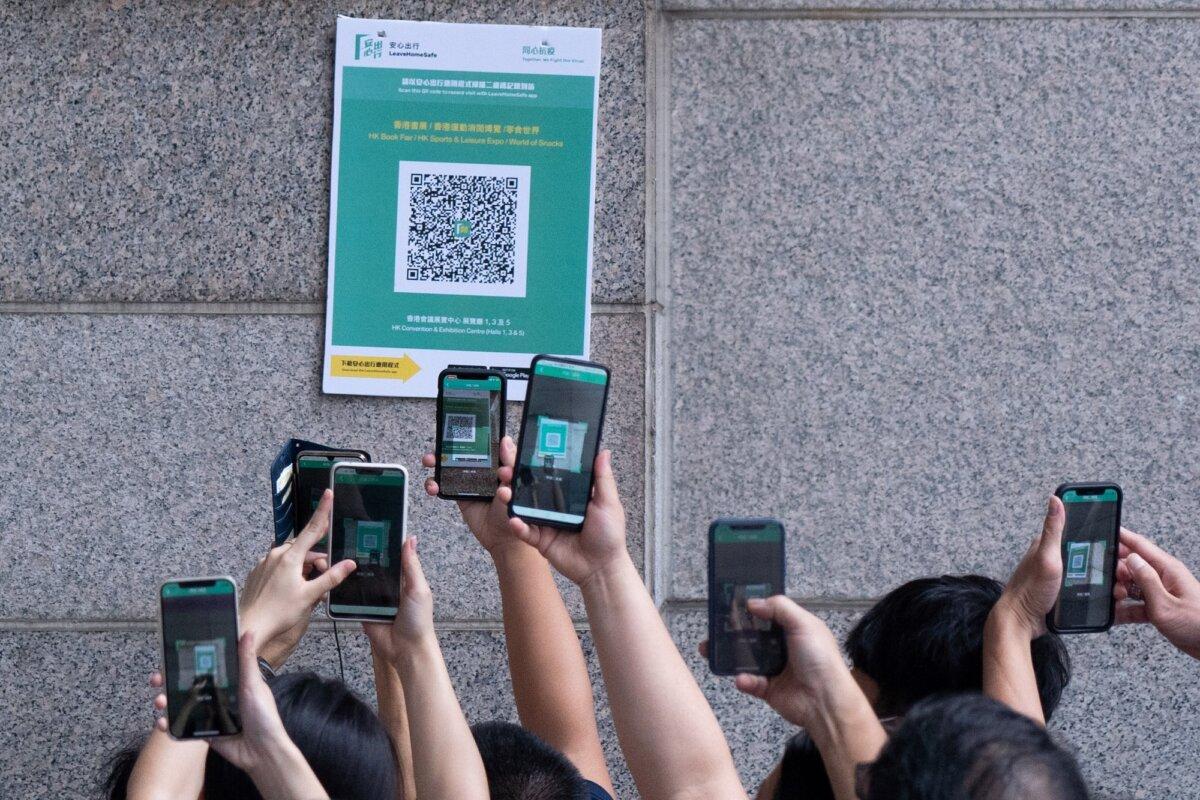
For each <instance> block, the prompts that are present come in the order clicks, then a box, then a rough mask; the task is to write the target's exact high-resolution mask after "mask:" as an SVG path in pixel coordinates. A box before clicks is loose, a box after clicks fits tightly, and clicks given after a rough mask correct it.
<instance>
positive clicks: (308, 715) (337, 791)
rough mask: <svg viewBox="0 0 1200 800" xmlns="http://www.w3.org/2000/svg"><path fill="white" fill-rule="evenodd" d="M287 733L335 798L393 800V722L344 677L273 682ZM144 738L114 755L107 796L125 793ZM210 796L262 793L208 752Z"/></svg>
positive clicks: (120, 799)
mask: <svg viewBox="0 0 1200 800" xmlns="http://www.w3.org/2000/svg"><path fill="white" fill-rule="evenodd" d="M269 683H270V686H271V694H272V695H274V697H275V704H276V706H277V707H278V708H279V716H280V718H281V719H282V720H283V727H284V728H285V729H286V730H287V734H288V736H289V737H290V738H291V740H292V741H293V742H294V743H295V745H296V747H297V748H299V750H300V752H301V753H302V754H303V755H304V758H305V760H307V761H308V763H309V766H311V767H312V770H313V773H314V774H316V776H317V779H318V780H319V781H320V782H321V785H322V786H323V787H324V788H325V791H326V792H328V793H329V796H330V797H335V798H349V797H353V798H358V799H359V800H395V798H396V784H397V781H398V769H397V766H396V757H395V752H394V751H393V749H392V742H391V738H390V737H389V735H388V732H387V729H386V728H385V727H384V725H383V723H382V722H381V721H380V719H379V717H378V716H377V715H376V714H375V711H374V710H373V709H372V708H371V707H370V706H369V705H367V703H366V702H364V701H363V700H362V698H360V697H359V696H358V695H357V694H355V693H354V692H353V691H351V689H350V688H349V687H348V686H346V684H344V683H342V682H341V681H339V680H334V679H330V678H322V677H321V676H319V675H317V674H315V673H313V672H289V673H285V674H283V675H279V676H277V677H275V678H273V679H272V680H271V681H269ZM140 749H141V745H140V744H138V745H135V746H133V747H130V748H127V749H125V750H122V751H121V752H119V753H117V754H116V755H115V756H114V757H113V758H112V760H111V761H110V762H109V769H108V774H107V777H106V779H105V782H104V791H103V796H104V797H105V798H108V800H124V798H125V797H126V795H127V787H128V784H129V776H130V773H131V772H132V771H133V766H134V763H135V762H136V761H137V754H138V751H139V750H140ZM204 797H205V800H261V795H260V794H259V792H258V790H257V789H255V788H254V783H253V782H252V781H251V780H250V777H249V776H248V775H246V773H244V772H242V771H241V770H240V769H238V768H237V767H235V766H233V765H232V764H230V763H229V762H228V761H226V760H225V759H224V758H222V757H221V756H220V755H218V754H217V752H216V751H215V750H212V749H210V750H209V751H208V758H207V760H206V762H205V764H204Z"/></svg>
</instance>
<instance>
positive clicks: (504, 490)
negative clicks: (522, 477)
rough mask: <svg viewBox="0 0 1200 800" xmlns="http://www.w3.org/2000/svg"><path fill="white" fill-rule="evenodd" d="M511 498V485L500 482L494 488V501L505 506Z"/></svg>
mask: <svg viewBox="0 0 1200 800" xmlns="http://www.w3.org/2000/svg"><path fill="white" fill-rule="evenodd" d="M511 500H512V487H510V486H506V485H504V484H501V485H500V486H498V487H497V488H496V502H497V503H499V504H500V505H502V506H506V505H508V504H509V502H510V501H511Z"/></svg>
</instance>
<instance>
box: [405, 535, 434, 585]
mask: <svg viewBox="0 0 1200 800" xmlns="http://www.w3.org/2000/svg"><path fill="white" fill-rule="evenodd" d="M400 572H401V574H403V576H404V587H403V588H404V591H405V592H427V591H429V583H428V582H427V581H426V580H425V570H423V569H421V558H420V557H419V556H418V555H417V537H416V536H410V537H408V540H407V541H406V542H405V543H404V548H403V549H402V550H401V551H400Z"/></svg>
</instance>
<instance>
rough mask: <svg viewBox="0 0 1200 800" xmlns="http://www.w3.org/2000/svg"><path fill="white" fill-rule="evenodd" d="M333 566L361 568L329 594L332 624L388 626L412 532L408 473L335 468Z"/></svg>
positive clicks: (348, 464) (349, 464)
mask: <svg viewBox="0 0 1200 800" xmlns="http://www.w3.org/2000/svg"><path fill="white" fill-rule="evenodd" d="M330 472H331V478H330V481H331V485H332V487H333V520H332V524H331V525H330V526H329V563H330V564H336V563H338V562H339V561H342V560H344V559H347V558H351V559H354V562H355V563H356V564H357V565H358V566H357V568H356V569H355V570H354V572H351V573H350V577H348V578H346V580H344V581H342V582H341V583H340V584H339V585H338V586H336V587H335V588H334V589H333V590H331V591H330V592H329V598H328V599H327V601H326V603H325V613H326V614H328V615H329V617H330V618H331V619H356V620H362V621H363V622H388V621H390V620H393V619H395V618H396V608H397V603H398V602H399V599H400V548H401V547H402V546H403V545H404V537H405V535H406V529H407V527H408V471H407V470H405V469H404V467H402V466H400V465H399V464H364V463H359V462H353V461H339V462H337V463H335V464H334V465H333V468H332V470H330Z"/></svg>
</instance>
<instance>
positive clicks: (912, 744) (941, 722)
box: [858, 694, 1088, 800]
mask: <svg viewBox="0 0 1200 800" xmlns="http://www.w3.org/2000/svg"><path fill="white" fill-rule="evenodd" d="M858 789H859V797H861V798H862V800H885V798H886V800H1026V799H1027V798H1030V797H1036V798H1038V800H1087V797H1088V792H1087V786H1086V785H1085V784H1084V782H1083V777H1082V776H1081V775H1080V773H1079V765H1078V764H1076V763H1075V759H1074V758H1073V757H1072V756H1071V755H1070V754H1069V753H1067V752H1066V751H1065V750H1063V749H1062V748H1060V747H1059V746H1058V745H1057V744H1055V743H1054V740H1053V739H1051V738H1050V734H1048V733H1047V732H1046V730H1045V728H1042V727H1041V726H1039V725H1037V724H1035V723H1034V722H1033V721H1032V720H1030V719H1029V718H1028V717H1025V716H1022V715H1021V714H1018V713H1016V712H1015V711H1013V710H1012V709H1010V708H1008V707H1007V706H1005V705H1003V704H1002V703H999V702H997V701H995V700H992V699H991V698H988V697H984V696H983V695H980V694H957V695H944V696H941V697H936V698H930V699H928V700H923V701H921V702H920V703H918V704H917V705H915V706H913V708H912V709H911V710H910V711H909V713H908V714H906V715H905V717H904V722H903V723H901V725H900V727H899V728H897V729H896V732H895V733H893V734H892V736H891V738H890V739H889V740H888V743H887V744H886V745H884V748H883V750H882V751H881V752H880V754H879V758H877V759H876V760H875V763H873V764H871V765H869V766H864V767H863V768H861V769H860V774H859V787H858Z"/></svg>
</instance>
